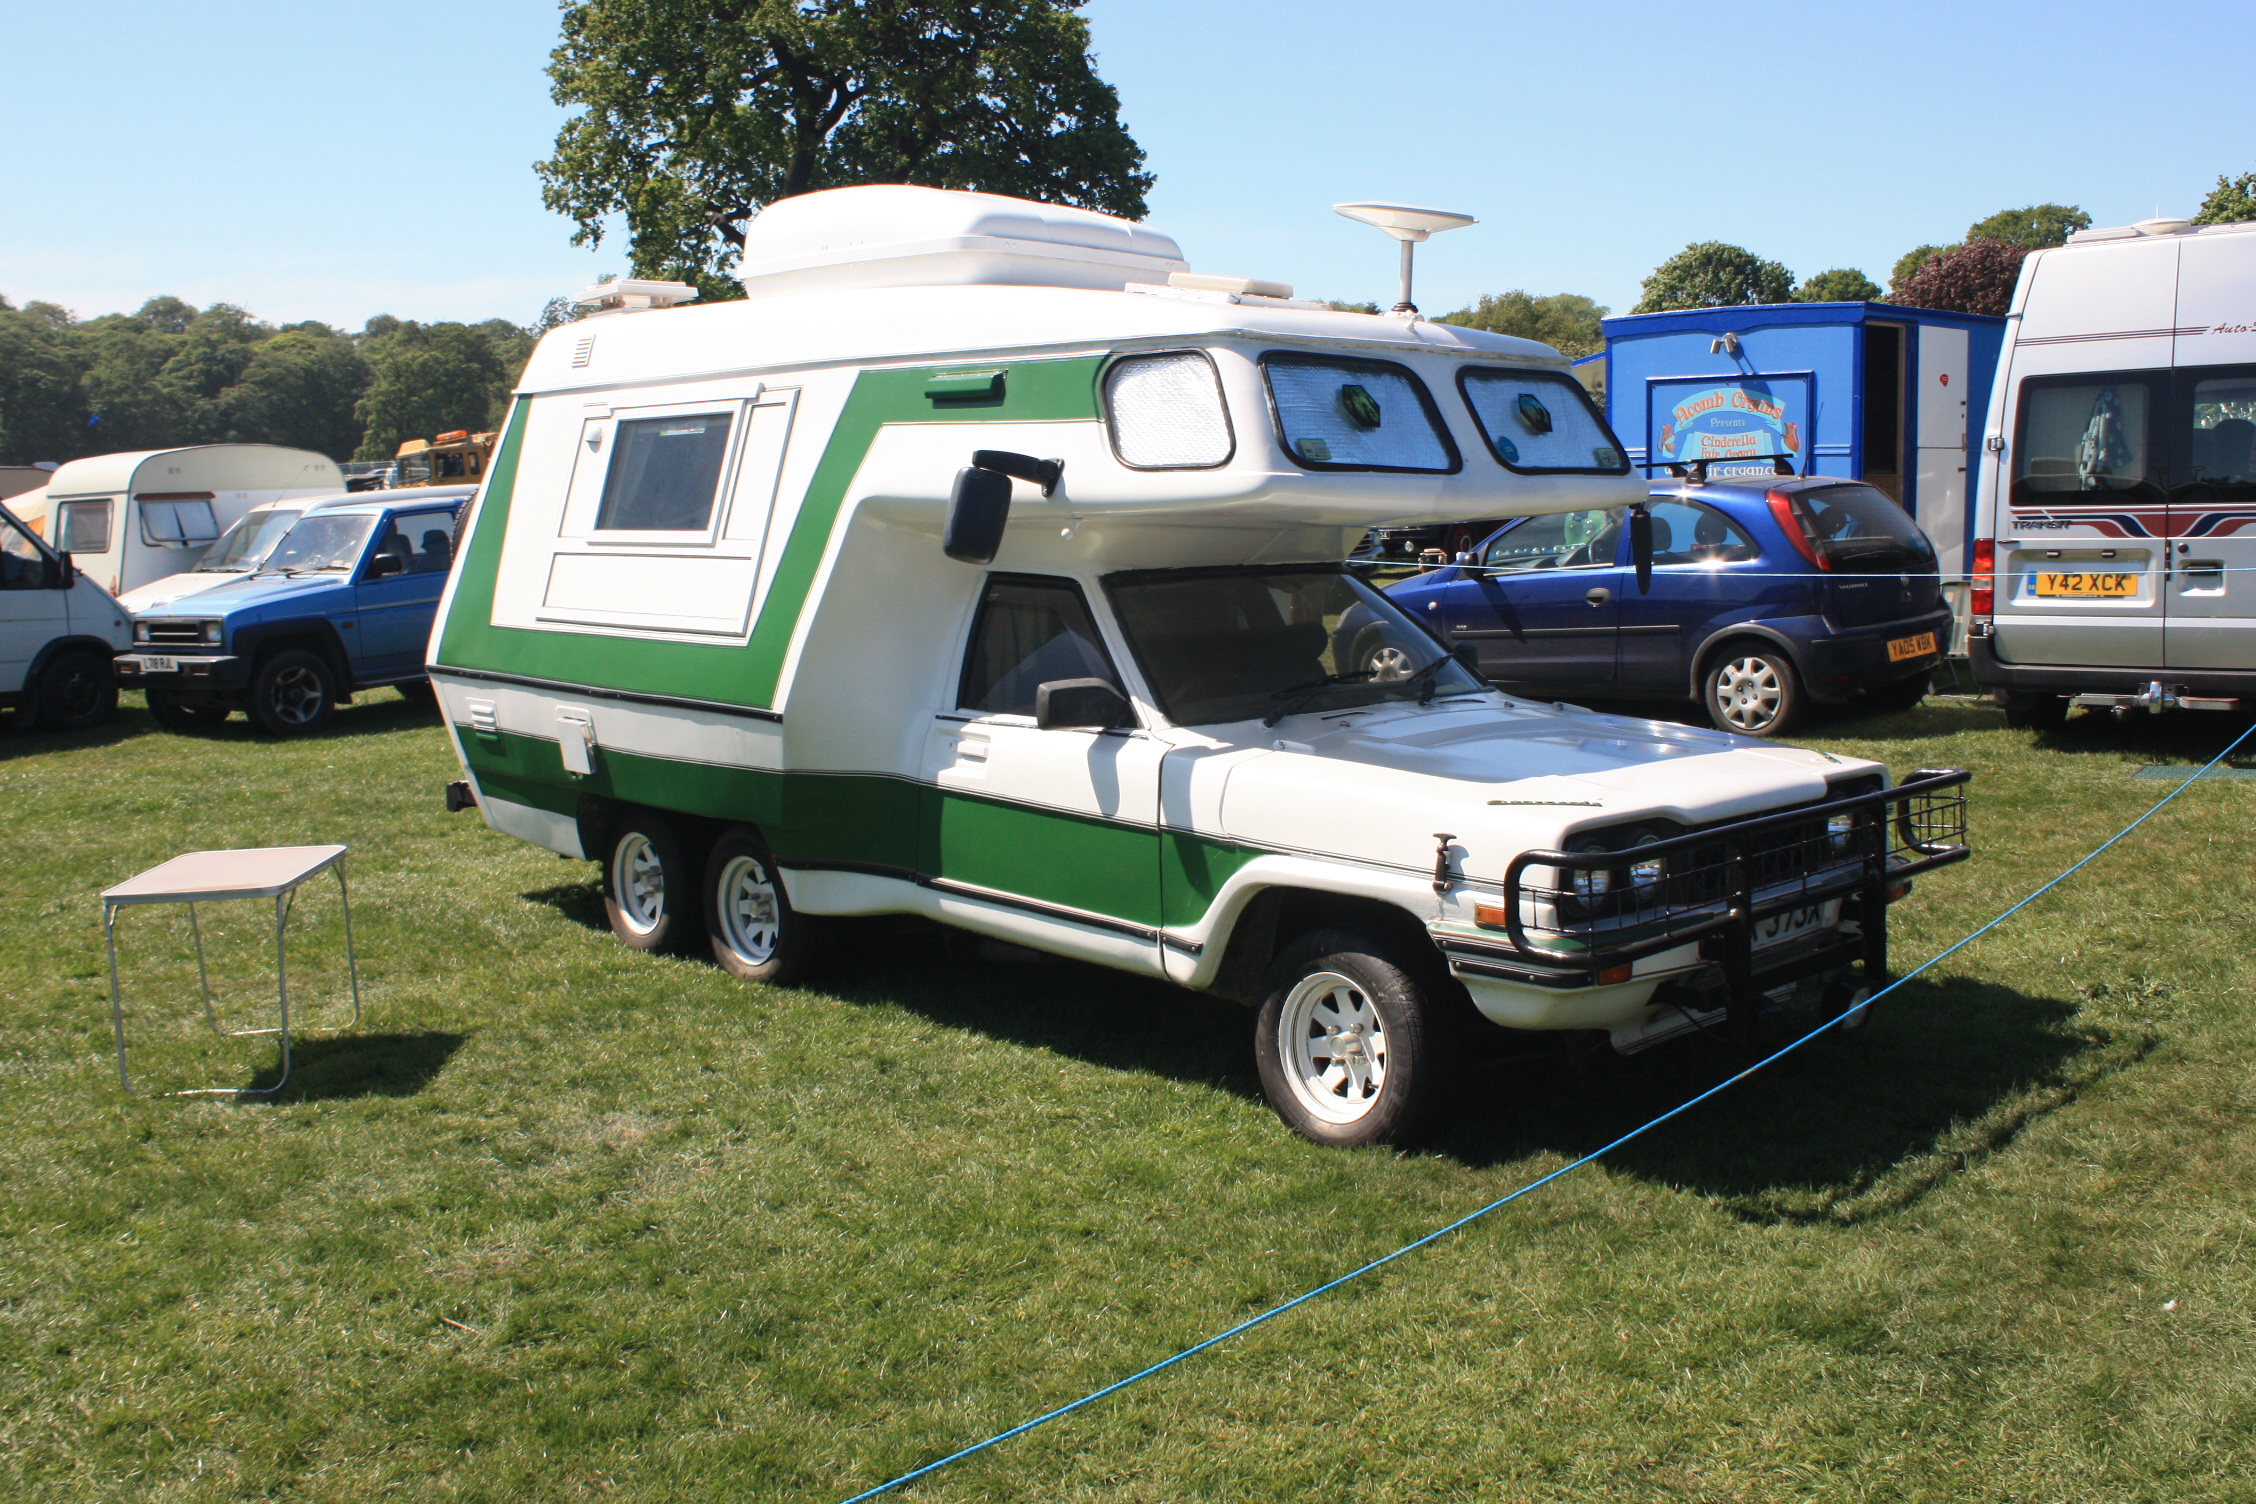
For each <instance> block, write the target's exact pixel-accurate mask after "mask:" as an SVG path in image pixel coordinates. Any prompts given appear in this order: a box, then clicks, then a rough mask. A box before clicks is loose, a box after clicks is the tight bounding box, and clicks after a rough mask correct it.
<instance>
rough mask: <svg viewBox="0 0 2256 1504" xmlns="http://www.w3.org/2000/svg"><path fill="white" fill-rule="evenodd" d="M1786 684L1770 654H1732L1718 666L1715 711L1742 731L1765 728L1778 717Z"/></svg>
mask: <svg viewBox="0 0 2256 1504" xmlns="http://www.w3.org/2000/svg"><path fill="white" fill-rule="evenodd" d="M1785 695H1786V687H1785V686H1784V685H1783V684H1781V683H1779V680H1778V666H1777V665H1776V664H1774V663H1772V662H1771V661H1770V660H1769V659H1768V658H1759V657H1755V656H1753V655H1751V654H1750V655H1749V656H1747V657H1743V658H1733V659H1731V660H1729V661H1728V662H1726V663H1725V664H1724V665H1723V666H1722V667H1721V668H1719V669H1717V670H1716V678H1715V708H1716V713H1717V714H1718V715H1720V716H1721V717H1722V718H1723V719H1724V720H1726V721H1728V722H1730V723H1731V725H1732V727H1733V728H1734V729H1736V730H1739V731H1748V732H1754V731H1762V730H1766V729H1768V728H1769V726H1770V724H1771V722H1773V721H1775V720H1777V719H1778V706H1779V702H1780V701H1781V700H1783V699H1784V698H1785Z"/></svg>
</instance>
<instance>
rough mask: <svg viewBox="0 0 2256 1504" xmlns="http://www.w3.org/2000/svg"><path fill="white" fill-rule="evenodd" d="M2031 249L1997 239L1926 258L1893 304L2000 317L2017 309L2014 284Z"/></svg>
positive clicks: (1898, 290)
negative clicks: (2014, 304)
mask: <svg viewBox="0 0 2256 1504" xmlns="http://www.w3.org/2000/svg"><path fill="white" fill-rule="evenodd" d="M2028 256H2029V248H2028V247H2027V246H2021V245H2005V244H2003V243H2001V242H1999V241H1995V240H1969V241H1968V242H1966V244H1964V245H1959V246H1952V247H1951V248H1950V249H1949V250H1945V251H1938V252H1936V253H1935V254H1934V255H1933V256H1930V257H1929V258H1927V262H1926V264H1925V265H1923V266H1921V267H1920V268H1919V270H1918V271H1917V272H1915V273H1913V274H1912V276H1911V277H1910V279H1909V280H1907V281H1905V282H1903V283H1902V284H1901V285H1899V286H1898V287H1897V288H1896V289H1895V291H1894V292H1893V293H1892V294H1891V295H1890V297H1889V299H1888V301H1889V302H1891V303H1901V304H1903V305H1904V306H1906V307H1908V308H1942V309H1947V310H1949V311H1950V312H1953V313H1986V314H1990V315H1992V316H1999V315H2002V314H2004V313H2005V311H2006V310H2007V309H2008V308H2010V307H2012V306H2013V284H2014V283H2015V282H2016V281H2018V280H2019V279H2020V276H2021V263H2022V262H2023V261H2025V260H2027V259H2028Z"/></svg>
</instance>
